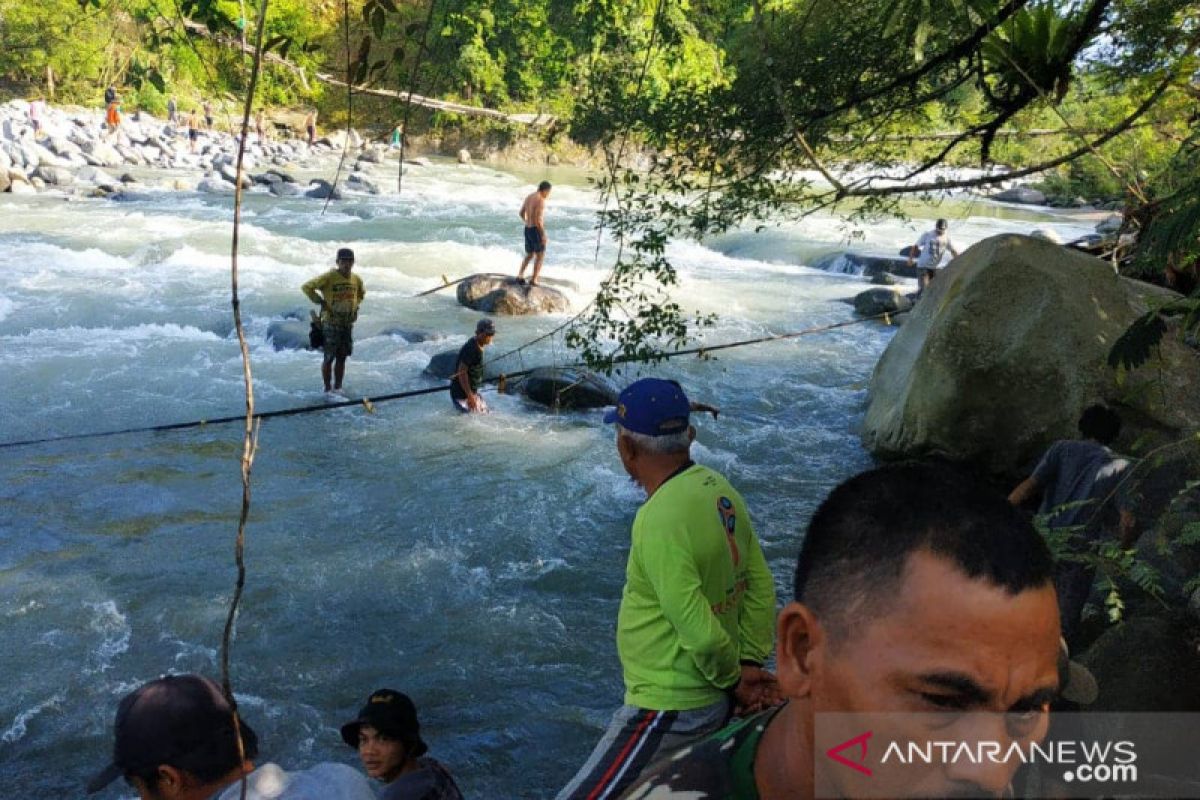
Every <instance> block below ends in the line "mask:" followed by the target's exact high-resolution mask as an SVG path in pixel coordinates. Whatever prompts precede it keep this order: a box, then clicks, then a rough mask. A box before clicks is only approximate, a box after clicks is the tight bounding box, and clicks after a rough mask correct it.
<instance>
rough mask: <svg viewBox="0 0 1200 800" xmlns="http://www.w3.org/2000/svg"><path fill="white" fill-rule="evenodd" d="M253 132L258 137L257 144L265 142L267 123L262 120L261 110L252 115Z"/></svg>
mask: <svg viewBox="0 0 1200 800" xmlns="http://www.w3.org/2000/svg"><path fill="white" fill-rule="evenodd" d="M254 132H255V133H256V134H257V135H258V141H259V144H262V143H263V142H265V141H266V140H267V123H266V121H265V120H264V119H263V110H262V109H261V108H260V109H259V110H258V112H257V113H255V115H254Z"/></svg>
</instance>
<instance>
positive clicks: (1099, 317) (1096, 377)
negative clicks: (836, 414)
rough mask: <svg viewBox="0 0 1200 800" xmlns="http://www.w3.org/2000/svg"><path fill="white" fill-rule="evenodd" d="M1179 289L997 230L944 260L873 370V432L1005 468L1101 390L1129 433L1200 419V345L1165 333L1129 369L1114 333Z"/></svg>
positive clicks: (891, 447) (887, 452) (1012, 467)
mask: <svg viewBox="0 0 1200 800" xmlns="http://www.w3.org/2000/svg"><path fill="white" fill-rule="evenodd" d="M1170 295H1172V293H1170V292H1168V291H1167V290H1165V289H1159V288H1157V287H1153V286H1149V285H1146V284H1141V283H1136V282H1134V281H1130V280H1128V279H1125V278H1119V277H1117V276H1116V275H1115V274H1113V271H1112V267H1111V265H1109V264H1107V263H1106V262H1104V261H1101V260H1099V259H1096V258H1093V257H1091V256H1088V255H1084V254H1082V253H1078V252H1075V251H1073V250H1068V249H1065V248H1062V247H1059V246H1057V245H1054V244H1051V243H1049V242H1045V241H1040V240H1037V239H1033V238H1030V237H1026V236H1019V235H1015V234H1006V235H1003V236H994V237H992V238H990V239H985V240H984V241H982V242H980V243H978V244H976V245H974V246H973V247H971V248H970V249H968V250H967V251H966V252H965V253H963V254H962V255H961V256H959V257H958V258H957V259H955V260H954V262H953V263H952V264H951V265H950V266H949V267H947V268H946V269H945V270H943V271H942V272H941V273H939V275H938V276H937V278H936V279H935V280H934V281H933V283H932V284H931V285H930V286H929V288H928V289H926V291H925V296H924V297H923V298H922V300H921V301H920V302H919V303H918V304H917V306H916V308H915V309H914V310H913V311H912V312H911V313H910V314H909V315H908V318H907V320H906V322H905V325H904V327H903V328H901V329H900V331H899V333H897V334H896V336H895V337H894V338H893V339H892V341H891V342H890V343H889V345H888V348H887V350H886V351H884V354H883V356H882V357H881V358H880V360H879V363H878V365H876V367H875V373H874V375H873V376H872V378H871V402H870V406H869V407H868V409H867V414H866V419H865V420H864V423H863V430H862V436H863V442H864V444H865V445H866V446H867V447H868V448H869V449H870V450H871V451H872V452H873V453H875V454H876V455H879V456H882V457H904V456H922V455H943V456H946V457H949V458H951V459H953V460H959V461H970V462H975V463H977V464H979V465H981V466H984V467H986V468H988V469H990V470H992V471H994V472H998V473H1007V474H1009V475H1012V474H1015V473H1020V472H1022V471H1024V470H1025V469H1027V468H1028V466H1029V465H1030V464H1031V462H1032V461H1033V460H1034V459H1036V458H1037V457H1038V456H1039V455H1040V454H1041V453H1042V451H1043V450H1044V449H1045V448H1046V447H1047V446H1048V445H1049V444H1050V443H1051V442H1052V441H1054V440H1055V439H1062V438H1071V437H1074V436H1076V435H1077V432H1076V422H1077V420H1078V418H1079V414H1080V413H1081V412H1082V410H1083V409H1084V408H1086V407H1087V406H1089V405H1091V404H1093V403H1096V402H1105V403H1107V404H1109V405H1111V406H1114V407H1116V408H1117V409H1118V410H1119V411H1120V412H1121V414H1122V416H1123V417H1124V418H1125V421H1126V426H1125V428H1126V430H1127V431H1128V438H1127V439H1126V441H1132V440H1133V439H1134V438H1137V437H1138V436H1140V435H1141V434H1153V435H1156V436H1160V437H1161V436H1163V435H1167V436H1172V435H1176V434H1177V432H1178V431H1181V430H1185V429H1193V428H1196V427H1200V392H1197V391H1196V387H1197V386H1200V358H1197V355H1196V353H1195V351H1193V350H1191V349H1190V348H1188V347H1187V346H1186V345H1185V344H1183V343H1182V342H1180V341H1178V340H1177V339H1176V338H1174V337H1171V336H1168V337H1166V338H1165V339H1164V341H1163V343H1162V347H1161V348H1160V353H1161V358H1162V359H1163V363H1162V368H1161V369H1156V368H1154V367H1153V366H1150V367H1147V368H1144V370H1143V371H1141V372H1136V373H1134V374H1133V375H1132V376H1129V377H1128V378H1127V379H1126V380H1124V381H1123V382H1121V383H1119V382H1118V376H1117V373H1116V372H1115V371H1114V370H1112V369H1111V368H1110V367H1108V365H1107V356H1108V352H1109V350H1110V348H1111V347H1112V344H1113V342H1115V341H1116V339H1117V338H1118V337H1119V336H1120V335H1121V334H1122V333H1123V332H1124V331H1125V330H1126V329H1127V328H1128V326H1129V324H1130V323H1131V322H1132V321H1133V320H1134V319H1135V318H1137V317H1138V316H1139V315H1140V314H1142V313H1143V312H1145V311H1146V309H1147V302H1148V301H1150V300H1152V301H1155V302H1161V301H1162V300H1163V299H1164V298H1165V297H1166V296H1170Z"/></svg>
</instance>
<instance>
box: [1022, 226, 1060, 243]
mask: <svg viewBox="0 0 1200 800" xmlns="http://www.w3.org/2000/svg"><path fill="white" fill-rule="evenodd" d="M1029 235H1030V236H1032V237H1033V238H1034V239H1041V240H1042V241H1044V242H1050V244H1062V243H1063V240H1062V237H1061V236H1059V235H1058V232H1057V231H1054V230H1051V229H1050V228H1038V229H1037V230H1035V231H1033V232H1032V233H1030V234H1029Z"/></svg>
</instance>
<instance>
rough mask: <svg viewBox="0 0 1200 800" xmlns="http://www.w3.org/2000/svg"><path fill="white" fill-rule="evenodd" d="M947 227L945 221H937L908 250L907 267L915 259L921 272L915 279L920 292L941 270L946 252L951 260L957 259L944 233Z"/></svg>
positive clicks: (955, 252) (954, 250)
mask: <svg viewBox="0 0 1200 800" xmlns="http://www.w3.org/2000/svg"><path fill="white" fill-rule="evenodd" d="M948 227H949V225H948V224H947V222H946V220H944V219H939V220H938V221H937V225H936V226H935V227H934V229H933V230H931V231H925V233H922V234H921V238H920V239H918V240H917V243H916V244H914V245H913V246H912V247H910V248H909V249H908V266H910V267H911V266H912V265H913V260H914V259H915V260H916V262H917V269H919V270H920V271H921V274H920V275H919V276H918V277H917V285H918V286H919V287H920V290H921V291H922V292H923V291H925V288H926V287H927V286H929V282H930V281H932V280H933V276H934V275H936V274H937V271H938V270H939V269H941V268H942V266H941V265H942V256H943V255H944V254H945V252H946V251H947V250H949V251H950V257H951V258H958V250H956V249H954V245H952V244H951V243H950V234H949V233H947V232H946V229H947V228H948ZM918 254H920V257H919V258H918Z"/></svg>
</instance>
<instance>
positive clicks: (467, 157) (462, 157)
mask: <svg viewBox="0 0 1200 800" xmlns="http://www.w3.org/2000/svg"><path fill="white" fill-rule="evenodd" d="M458 163H460V164H470V163H471V151H470V150H468V149H466V148H465V147H464V148H463V149H462V150H459V151H458Z"/></svg>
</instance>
